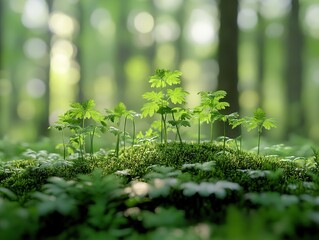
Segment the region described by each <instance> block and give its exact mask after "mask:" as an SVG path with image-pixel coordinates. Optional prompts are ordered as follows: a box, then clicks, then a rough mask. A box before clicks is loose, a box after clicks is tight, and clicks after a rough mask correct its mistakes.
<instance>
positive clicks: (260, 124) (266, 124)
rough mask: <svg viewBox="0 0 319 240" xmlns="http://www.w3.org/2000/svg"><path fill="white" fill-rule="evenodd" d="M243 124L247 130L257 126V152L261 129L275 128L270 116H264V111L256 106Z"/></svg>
mask: <svg viewBox="0 0 319 240" xmlns="http://www.w3.org/2000/svg"><path fill="white" fill-rule="evenodd" d="M245 126H246V127H247V130H248V131H251V130H252V129H255V128H257V131H258V145H257V149H258V150H257V154H259V151H260V138H261V134H262V132H263V129H266V130H269V129H271V128H275V127H276V125H275V122H274V120H273V119H271V118H267V117H266V113H265V112H264V111H263V110H262V109H261V108H257V109H256V111H255V112H254V116H253V117H247V118H246V121H245Z"/></svg>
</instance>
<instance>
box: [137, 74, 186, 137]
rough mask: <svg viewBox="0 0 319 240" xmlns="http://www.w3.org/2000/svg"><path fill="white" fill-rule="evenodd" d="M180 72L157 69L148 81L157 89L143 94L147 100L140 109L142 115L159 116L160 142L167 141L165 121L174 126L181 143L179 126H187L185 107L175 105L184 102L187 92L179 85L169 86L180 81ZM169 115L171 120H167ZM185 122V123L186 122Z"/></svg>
mask: <svg viewBox="0 0 319 240" xmlns="http://www.w3.org/2000/svg"><path fill="white" fill-rule="evenodd" d="M181 75H182V73H181V72H179V71H169V70H165V69H157V70H156V71H155V75H153V76H151V77H150V80H149V83H150V84H151V87H152V88H156V89H158V90H157V91H151V92H146V93H144V94H143V98H144V99H146V100H148V102H147V103H145V104H144V105H143V107H142V109H141V111H142V116H143V117H147V116H150V117H152V116H153V115H154V114H155V113H158V114H160V116H161V122H160V123H161V125H160V136H161V143H163V141H164V142H165V143H167V132H168V127H167V123H170V124H171V125H172V126H174V127H175V128H176V131H177V135H178V138H179V140H180V142H181V143H182V138H181V135H180V130H179V129H180V127H181V126H189V125H190V124H189V122H188V121H187V119H189V118H190V115H189V114H188V113H187V110H186V109H183V108H182V107H179V106H176V105H177V104H179V105H180V104H184V103H185V102H186V99H185V98H186V96H187V95H188V92H186V91H185V90H183V89H182V88H181V87H175V88H169V87H172V86H174V85H179V84H180V83H181V80H180V77H181ZM168 115H171V116H172V120H171V121H168V120H167V116H168ZM186 122H187V123H186Z"/></svg>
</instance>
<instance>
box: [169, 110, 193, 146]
mask: <svg viewBox="0 0 319 240" xmlns="http://www.w3.org/2000/svg"><path fill="white" fill-rule="evenodd" d="M171 114H172V119H173V120H170V121H168V123H169V124H170V125H172V126H173V127H175V128H176V134H177V137H178V139H179V142H180V143H183V141H182V137H181V134H180V127H190V126H191V125H190V122H189V119H190V118H191V115H190V112H189V110H187V109H184V108H180V107H175V108H173V109H172V111H171Z"/></svg>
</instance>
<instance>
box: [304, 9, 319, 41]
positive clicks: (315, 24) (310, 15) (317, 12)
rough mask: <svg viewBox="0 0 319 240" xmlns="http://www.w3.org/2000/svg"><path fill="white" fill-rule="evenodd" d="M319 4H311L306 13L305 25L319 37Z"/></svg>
mask: <svg viewBox="0 0 319 240" xmlns="http://www.w3.org/2000/svg"><path fill="white" fill-rule="evenodd" d="M318 16H319V4H315V5H312V6H309V7H308V8H307V10H306V15H305V26H306V29H307V31H308V32H309V34H310V35H311V36H312V37H314V38H319V18H318Z"/></svg>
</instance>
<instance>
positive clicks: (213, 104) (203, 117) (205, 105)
mask: <svg viewBox="0 0 319 240" xmlns="http://www.w3.org/2000/svg"><path fill="white" fill-rule="evenodd" d="M199 94H200V97H201V103H200V105H199V106H198V107H197V108H195V109H196V110H195V114H196V115H197V117H198V122H199V123H198V126H199V127H200V124H201V123H202V122H207V123H209V124H210V132H211V136H210V141H211V142H213V125H214V122H215V121H216V120H220V119H221V116H223V115H222V114H221V113H220V110H223V109H225V108H226V107H229V103H228V102H223V101H221V100H222V99H224V98H225V97H226V95H227V93H226V92H225V91H223V90H219V91H215V92H199ZM198 133H200V130H199V131H198ZM198 139H200V136H199V137H198Z"/></svg>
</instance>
